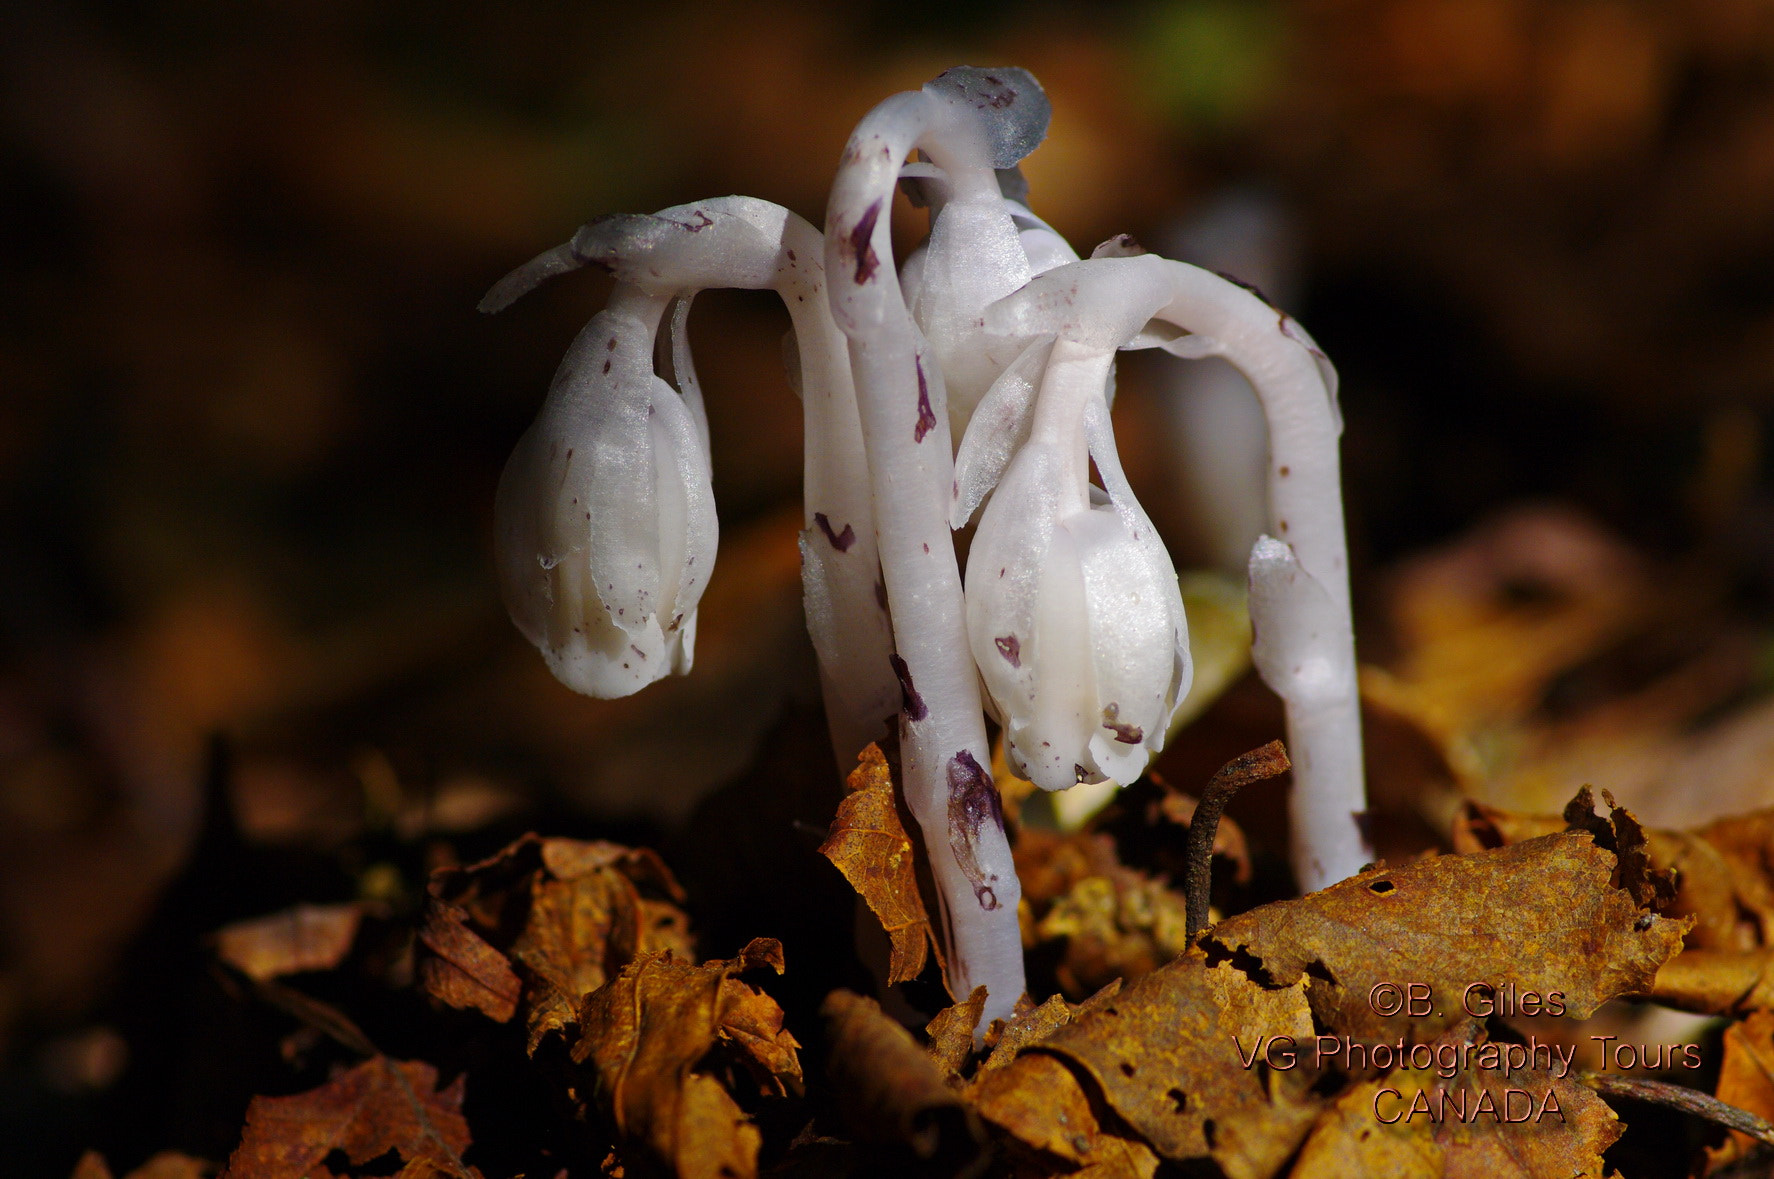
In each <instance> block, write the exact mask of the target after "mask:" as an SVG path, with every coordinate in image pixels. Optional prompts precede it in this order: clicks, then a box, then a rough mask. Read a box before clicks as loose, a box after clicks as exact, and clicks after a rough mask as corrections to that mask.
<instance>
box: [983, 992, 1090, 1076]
mask: <svg viewBox="0 0 1774 1179" xmlns="http://www.w3.org/2000/svg"><path fill="white" fill-rule="evenodd" d="M1071 1022H1072V1009H1071V1007H1069V1006H1067V1004H1066V1001H1065V999H1063V998H1061V997H1060V996H1059V995H1049V996H1048V998H1047V1001H1046V1002H1045V1003H1042V1004H1041V1005H1040V1006H1039V1007H1031V1008H1030V1009H1029V1010H1027V1011H1023V1012H1019V1013H1018V1014H1017V1015H1016V1016H1015V1018H1013V1019H1011V1021H1010V1022H1009V1023H1003V1022H1001V1021H999V1022H998V1023H997V1025H996V1026H995V1027H994V1028H993V1031H994V1032H995V1033H996V1035H995V1036H994V1035H992V1034H988V1035H987V1037H986V1038H987V1040H989V1041H991V1044H992V1054H991V1055H990V1056H988V1057H986V1060H985V1063H984V1064H982V1065H980V1066H979V1067H980V1071H982V1072H984V1071H985V1070H987V1069H997V1068H1003V1067H1004V1066H1005V1065H1007V1064H1009V1063H1010V1062H1011V1060H1012V1059H1014V1058H1015V1057H1016V1054H1017V1053H1018V1052H1021V1051H1022V1050H1023V1049H1024V1048H1027V1047H1029V1046H1031V1045H1033V1044H1038V1043H1040V1042H1041V1041H1042V1040H1045V1039H1046V1038H1047V1037H1049V1036H1051V1035H1052V1034H1053V1033H1054V1032H1056V1031H1058V1030H1059V1029H1060V1028H1063V1027H1065V1026H1066V1025H1067V1024H1068V1023H1071Z"/></svg>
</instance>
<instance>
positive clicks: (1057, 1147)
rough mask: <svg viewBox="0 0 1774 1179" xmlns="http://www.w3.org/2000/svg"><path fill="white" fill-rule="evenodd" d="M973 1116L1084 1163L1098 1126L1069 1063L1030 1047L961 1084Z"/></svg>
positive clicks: (1094, 1150) (1090, 1154)
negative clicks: (964, 1084)
mask: <svg viewBox="0 0 1774 1179" xmlns="http://www.w3.org/2000/svg"><path fill="white" fill-rule="evenodd" d="M966 1096H967V1100H968V1101H969V1102H970V1103H971V1104H972V1105H973V1108H974V1109H976V1110H977V1111H979V1116H980V1117H982V1118H984V1119H985V1120H986V1121H988V1122H990V1123H992V1124H993V1125H995V1126H997V1127H999V1128H1000V1129H1002V1130H1004V1131H1005V1132H1006V1133H1008V1134H1009V1135H1010V1136H1011V1137H1013V1138H1015V1139H1016V1140H1017V1141H1019V1142H1021V1143H1023V1144H1024V1145H1026V1146H1029V1147H1032V1148H1034V1149H1036V1150H1043V1151H1046V1152H1047V1153H1048V1154H1051V1155H1054V1156H1056V1157H1058V1158H1062V1159H1064V1160H1066V1161H1067V1162H1069V1163H1080V1164H1083V1163H1090V1162H1093V1161H1094V1160H1095V1155H1096V1154H1097V1140H1098V1137H1099V1136H1100V1135H1101V1133H1102V1126H1101V1124H1100V1123H1099V1122H1098V1120H1097V1116H1096V1114H1095V1112H1094V1111H1092V1110H1091V1108H1090V1099H1089V1098H1088V1097H1087V1096H1085V1093H1084V1089H1083V1087H1082V1086H1081V1085H1079V1083H1078V1078H1077V1077H1076V1076H1074V1075H1073V1073H1072V1068H1071V1066H1069V1065H1067V1064H1066V1063H1065V1062H1064V1061H1062V1060H1060V1058H1059V1057H1057V1056H1049V1055H1047V1054H1046V1053H1045V1052H1030V1053H1026V1054H1024V1055H1022V1056H1019V1057H1017V1058H1016V1059H1015V1060H1014V1061H1012V1062H1010V1063H1009V1064H1008V1065H1007V1066H1006V1067H1002V1068H996V1069H992V1070H990V1071H989V1072H981V1073H980V1075H979V1076H978V1077H977V1078H976V1079H975V1080H974V1082H973V1084H971V1085H970V1086H968V1088H967V1093H966Z"/></svg>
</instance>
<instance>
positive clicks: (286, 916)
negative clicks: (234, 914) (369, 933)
mask: <svg viewBox="0 0 1774 1179" xmlns="http://www.w3.org/2000/svg"><path fill="white" fill-rule="evenodd" d="M362 920H363V907H362V906H361V905H357V904H345V905H296V906H294V907H293V908H289V909H285V910H283V911H282V912H280V913H271V914H269V915H267V916H264V917H255V918H253V919H251V920H250V921H236V922H234V923H233V924H232V925H224V926H223V927H222V928H221V929H218V930H216V932H215V935H214V936H215V945H216V956H217V957H219V958H220V959H221V960H222V961H224V962H226V963H227V964H228V965H230V966H232V967H234V968H235V969H236V970H238V971H240V972H241V973H242V974H244V975H246V976H247V977H248V978H252V979H257V980H259V981H261V982H262V981H264V980H265V979H269V978H278V977H280V976H282V975H285V974H301V973H303V972H305V971H310V970H331V969H332V968H333V967H335V966H337V965H338V964H339V963H340V962H341V961H343V960H344V958H345V955H346V954H347V953H349V952H350V950H351V943H352V941H353V940H354V939H355V938H356V937H357V927H358V925H359V923H360V922H361V921H362Z"/></svg>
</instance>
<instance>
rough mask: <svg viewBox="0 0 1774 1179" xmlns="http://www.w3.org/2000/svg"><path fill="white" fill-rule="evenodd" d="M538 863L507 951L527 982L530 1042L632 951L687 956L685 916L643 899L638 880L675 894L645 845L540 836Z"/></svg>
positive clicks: (565, 1020) (560, 1022)
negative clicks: (540, 868) (521, 924)
mask: <svg viewBox="0 0 1774 1179" xmlns="http://www.w3.org/2000/svg"><path fill="white" fill-rule="evenodd" d="M541 852H542V864H543V868H544V870H543V871H539V872H537V873H536V874H535V875H534V876H532V877H531V879H530V910H529V914H528V916H527V918H526V919H525V921H524V927H523V932H521V933H520V934H518V936H517V939H516V940H515V941H514V942H513V943H512V945H511V957H512V959H513V960H514V961H516V962H517V963H518V964H519V966H521V967H522V968H523V969H524V972H525V975H526V977H527V982H526V985H525V987H524V1001H525V1007H526V1009H527V1014H526V1020H527V1023H528V1034H529V1049H530V1052H531V1053H532V1054H533V1053H534V1052H535V1051H536V1046H537V1045H538V1044H540V1043H541V1042H542V1038H543V1037H544V1036H546V1035H548V1033H550V1032H553V1031H560V1030H562V1029H563V1028H565V1027H566V1026H567V1025H569V1024H571V1023H572V1022H573V1020H574V1017H575V1015H576V1013H577V1011H578V1008H579V1000H580V999H582V998H583V997H584V996H586V995H588V994H590V993H591V992H592V991H595V990H596V989H597V988H599V987H601V986H603V985H604V982H605V980H607V979H608V978H609V977H610V975H611V974H613V973H614V972H615V971H617V970H619V969H621V968H622V967H623V966H624V965H626V964H627V963H629V962H631V961H633V960H634V958H635V956H636V955H637V954H641V953H652V952H656V951H659V950H671V951H672V952H673V953H674V954H677V955H679V956H681V957H683V958H685V959H689V958H691V957H692V953H691V946H690V943H689V935H688V923H687V921H685V920H684V918H683V914H682V911H681V910H679V909H678V908H677V907H676V906H675V905H671V904H667V903H664V902H658V901H649V900H648V899H647V898H645V897H643V896H642V895H641V893H640V885H642V884H647V883H651V884H652V885H653V886H654V887H655V888H658V889H659V890H661V891H663V892H665V893H667V894H668V895H670V896H672V897H673V898H675V899H678V900H681V899H682V898H683V892H682V890H681V889H680V888H679V887H678V883H677V881H676V880H674V879H673V878H672V875H671V873H670V871H669V870H667V869H666V867H665V864H664V862H663V861H661V860H660V859H659V857H658V856H657V855H655V854H654V853H653V852H652V851H650V850H648V849H646V848H639V849H633V848H626V847H622V846H620V845H618V844H614V843H587V842H582V841H579V840H571V839H545V840H543V841H542V844H541Z"/></svg>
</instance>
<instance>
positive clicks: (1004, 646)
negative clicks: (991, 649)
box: [992, 635, 1023, 667]
mask: <svg viewBox="0 0 1774 1179" xmlns="http://www.w3.org/2000/svg"><path fill="white" fill-rule="evenodd" d="M992 645H993V646H995V647H997V648H998V654H1000V655H1002V656H1004V661H1005V662H1006V663H1008V664H1010V666H1012V667H1021V666H1022V665H1023V655H1022V651H1023V645H1022V643H1021V642H1019V641H1018V640H1017V637H1016V636H1015V635H1005V636H1004V637H1003V638H1001V639H993V640H992Z"/></svg>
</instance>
